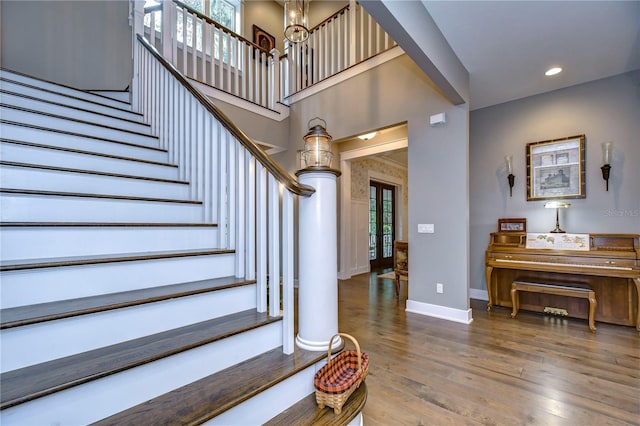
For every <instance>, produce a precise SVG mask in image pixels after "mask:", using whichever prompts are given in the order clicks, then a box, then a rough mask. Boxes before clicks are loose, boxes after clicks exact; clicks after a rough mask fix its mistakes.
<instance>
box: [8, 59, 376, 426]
mask: <svg viewBox="0 0 640 426" xmlns="http://www.w3.org/2000/svg"><path fill="white" fill-rule="evenodd" d="M0 101H1V102H0V103H1V109H0V121H1V123H0V126H1V127H0V148H1V151H0V180H1V187H0V203H1V205H0V207H1V218H2V223H1V228H0V231H1V235H0V236H1V250H2V251H1V255H2V263H1V264H0V274H1V275H0V279H1V311H0V317H1V325H0V343H1V356H2V358H1V370H2V371H1V375H0V383H1V397H0V409H1V411H0V423H2V424H3V425H36V424H37V425H42V424H56V425H78V424H93V423H95V424H104V425H106V424H136V425H141V424H154V425H156V424H203V423H207V424H225V425H231V424H238V425H248V424H263V423H267V422H271V424H278V423H279V421H278V419H279V418H282V417H277V416H283V415H285V414H288V415H289V416H293V417H286V419H287V420H286V422H287V423H288V424H292V422H293V423H298V424H311V423H313V422H314V421H316V420H317V419H318V418H319V412H318V410H317V409H315V410H314V409H313V407H312V404H310V402H309V401H310V398H312V396H310V395H311V394H312V393H313V385H312V383H313V380H312V378H313V374H314V373H315V371H317V369H319V368H320V367H321V366H322V365H323V364H324V362H325V356H326V355H325V354H324V353H316V352H307V351H303V350H298V349H296V350H295V351H293V353H291V354H286V353H285V352H287V351H286V350H284V349H283V345H286V342H284V341H283V328H285V325H284V324H283V317H282V316H280V314H279V312H277V313H275V314H273V315H270V314H269V312H267V311H266V309H263V308H261V307H260V304H261V302H260V300H261V299H260V293H261V290H260V286H259V284H258V282H257V281H258V280H257V279H255V278H252V277H249V278H247V277H245V276H238V275H242V274H239V273H238V271H242V268H238V266H237V265H238V264H239V261H238V256H239V253H238V252H237V249H236V248H235V247H231V246H230V245H228V244H221V241H225V238H227V237H225V236H224V235H221V234H222V233H225V232H226V231H225V229H221V226H219V224H218V223H215V222H214V221H212V220H211V219H210V218H212V217H215V215H214V214H211V212H209V211H208V210H207V208H206V206H205V205H203V200H201V199H198V197H197V196H194V194H196V195H197V191H195V190H194V188H193V187H194V185H195V184H194V183H193V182H192V181H190V180H189V179H188V178H187V177H188V173H186V172H185V170H181V166H179V164H178V163H177V162H175V161H173V160H172V159H173V158H175V153H173V154H172V153H171V150H170V149H168V148H166V147H163V144H162V143H161V142H160V139H159V137H157V135H154V132H152V130H151V127H150V126H149V124H148V123H147V122H146V120H145V119H144V117H143V116H142V115H141V114H139V113H136V112H134V111H133V109H132V107H131V105H130V104H128V103H125V102H122V101H120V100H117V99H114V98H109V97H105V96H103V95H98V94H93V93H89V92H85V91H80V90H76V89H73V88H70V87H64V86H60V85H57V84H53V83H50V82H46V81H42V80H37V79H34V78H31V77H28V76H25V75H22V74H18V73H14V72H10V71H8V70H2V71H1V74H0ZM182 168H183V167H182ZM210 189H211V190H212V191H213V188H210ZM213 198H216V199H220V198H222V197H217V196H216V195H214V196H213ZM225 228H226V226H225ZM251 250H252V248H251V247H250V248H249V251H251ZM258 279H259V278H258ZM272 306H275V305H272ZM271 311H272V312H274V309H271ZM360 394H361V395H360V396H359V397H356V398H353V397H352V400H350V401H353V402H352V403H350V404H351V405H350V406H346V407H345V409H344V411H343V415H342V416H339V417H334V416H333V414H332V412H331V411H330V410H328V409H327V410H325V412H328V413H331V416H332V417H331V418H330V419H329V420H327V421H326V423H325V424H347V423H348V422H350V421H352V420H353V419H354V418H356V419H358V417H357V416H358V413H359V412H360V411H361V409H362V405H363V404H364V401H365V400H366V387H363V390H362V391H361V392H360ZM302 406H306V407H307V408H306V409H301V408H300V407H302ZM296 407H298V408H297V409H296ZM321 414H322V415H324V416H326V415H327V414H326V413H321ZM314 416H315V417H314ZM310 419H315V420H310ZM320 423H322V421H321V422H320ZM281 424H282V423H281Z"/></svg>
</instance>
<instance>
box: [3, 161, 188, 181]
mask: <svg viewBox="0 0 640 426" xmlns="http://www.w3.org/2000/svg"><path fill="white" fill-rule="evenodd" d="M0 166H5V167H6V166H9V167H19V168H21V169H39V170H49V171H54V172H66V173H77V174H84V175H95V176H109V177H117V178H123V179H135V180H146V181H153V182H163V183H176V184H181V185H188V184H189V182H187V181H186V180H177V179H165V178H156V177H150V176H141V175H126V174H124V173H116V172H102V171H97V170H86V169H75V168H71V167H59V166H48V165H44V164H30V163H20V162H16V161H0Z"/></svg>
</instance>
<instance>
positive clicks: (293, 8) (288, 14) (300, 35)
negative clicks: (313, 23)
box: [284, 0, 309, 43]
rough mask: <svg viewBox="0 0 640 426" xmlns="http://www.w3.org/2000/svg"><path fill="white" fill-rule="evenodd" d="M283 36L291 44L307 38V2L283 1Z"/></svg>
mask: <svg viewBox="0 0 640 426" xmlns="http://www.w3.org/2000/svg"><path fill="white" fill-rule="evenodd" d="M284 36H285V37H286V38H287V40H289V41H290V42H292V43H301V42H303V41H305V40H306V39H308V38H309V0H285V2H284Z"/></svg>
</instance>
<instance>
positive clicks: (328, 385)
mask: <svg viewBox="0 0 640 426" xmlns="http://www.w3.org/2000/svg"><path fill="white" fill-rule="evenodd" d="M337 336H342V337H346V338H349V339H351V341H352V342H353V343H354V344H355V346H356V350H355V351H351V350H349V351H342V352H340V353H339V354H338V355H337V356H336V357H335V358H333V359H331V346H333V339H335V338H336V337H337ZM368 372H369V356H368V355H367V354H366V353H364V352H360V345H359V344H358V341H357V340H356V339H355V338H353V336H350V335H348V334H344V333H338V334H336V335H335V336H333V337H332V338H331V341H330V342H329V354H328V361H327V364H326V365H325V366H324V367H322V368H321V369H320V370H318V372H317V373H316V375H315V376H314V378H313V385H314V387H315V390H316V402H317V403H318V407H320V408H324V407H325V406H327V407H331V408H333V412H334V413H335V414H340V412H341V411H342V406H343V405H344V403H345V402H347V399H349V397H350V396H351V394H352V393H353V392H354V391H355V390H356V389H357V388H358V387H359V386H360V383H362V382H363V381H364V379H365V378H366V377H367V373H368Z"/></svg>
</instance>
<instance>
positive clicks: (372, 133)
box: [358, 132, 378, 141]
mask: <svg viewBox="0 0 640 426" xmlns="http://www.w3.org/2000/svg"><path fill="white" fill-rule="evenodd" d="M377 134H378V132H371V133H367V134H366V135H360V136H358V137H359V138H360V139H362V140H363V141H368V140H369V139H373V138H375V137H376V135H377Z"/></svg>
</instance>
